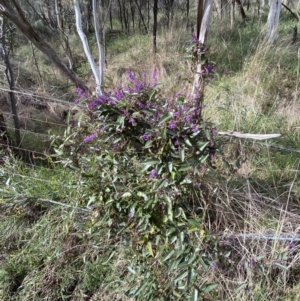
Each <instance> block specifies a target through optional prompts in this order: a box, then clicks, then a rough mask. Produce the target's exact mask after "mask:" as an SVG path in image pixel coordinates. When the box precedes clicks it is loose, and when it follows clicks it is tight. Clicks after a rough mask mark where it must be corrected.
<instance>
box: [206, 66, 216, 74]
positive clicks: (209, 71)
mask: <svg viewBox="0 0 300 301" xmlns="http://www.w3.org/2000/svg"><path fill="white" fill-rule="evenodd" d="M205 71H206V73H212V72H213V71H214V66H213V65H207V66H206V67H205Z"/></svg>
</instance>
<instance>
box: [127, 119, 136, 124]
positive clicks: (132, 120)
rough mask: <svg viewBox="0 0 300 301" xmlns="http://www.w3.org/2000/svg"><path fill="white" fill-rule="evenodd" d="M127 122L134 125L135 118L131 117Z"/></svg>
mask: <svg viewBox="0 0 300 301" xmlns="http://www.w3.org/2000/svg"><path fill="white" fill-rule="evenodd" d="M128 122H129V123H131V125H134V124H135V120H134V118H132V117H131V118H130V119H129V120H128Z"/></svg>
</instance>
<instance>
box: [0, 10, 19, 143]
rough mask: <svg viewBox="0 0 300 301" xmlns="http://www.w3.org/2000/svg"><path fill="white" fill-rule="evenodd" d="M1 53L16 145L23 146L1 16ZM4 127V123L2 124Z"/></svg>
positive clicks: (12, 75)
mask: <svg viewBox="0 0 300 301" xmlns="http://www.w3.org/2000/svg"><path fill="white" fill-rule="evenodd" d="M0 53H1V57H2V59H3V61H4V64H5V75H6V79H7V82H8V85H9V90H10V91H9V98H10V103H11V108H12V114H13V120H14V125H15V136H16V146H17V147H18V148H21V147H22V146H21V132H20V122H19V116H18V109H17V101H16V98H15V94H14V90H15V78H14V74H13V71H12V68H11V65H10V61H9V53H8V52H7V50H6V45H5V30H4V17H3V16H1V17H0ZM2 127H3V124H2Z"/></svg>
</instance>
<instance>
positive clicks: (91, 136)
mask: <svg viewBox="0 0 300 301" xmlns="http://www.w3.org/2000/svg"><path fill="white" fill-rule="evenodd" d="M96 137H97V134H96V133H93V134H91V135H89V136H87V137H85V138H84V139H83V142H84V143H89V142H91V141H93V140H94V139H96Z"/></svg>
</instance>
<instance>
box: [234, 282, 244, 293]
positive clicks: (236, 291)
mask: <svg viewBox="0 0 300 301" xmlns="http://www.w3.org/2000/svg"><path fill="white" fill-rule="evenodd" d="M246 286H247V283H242V284H240V285H238V286H237V287H236V288H235V289H234V292H235V293H238V292H239V291H240V290H242V289H243V288H245V287H246Z"/></svg>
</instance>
